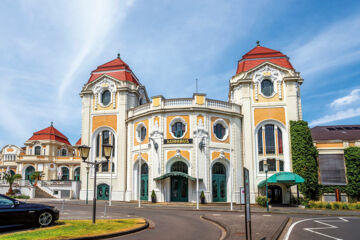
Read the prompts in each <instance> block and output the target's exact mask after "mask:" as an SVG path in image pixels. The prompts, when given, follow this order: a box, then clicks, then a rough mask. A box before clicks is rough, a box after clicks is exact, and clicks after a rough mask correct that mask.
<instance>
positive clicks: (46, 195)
mask: <svg viewBox="0 0 360 240" xmlns="http://www.w3.org/2000/svg"><path fill="white" fill-rule="evenodd" d="M35 198H56V197H54V196H53V195H51V194H49V193H47V192H45V191H44V190H42V189H41V188H39V187H38V186H36V187H35Z"/></svg>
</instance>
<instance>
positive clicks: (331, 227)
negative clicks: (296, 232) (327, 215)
mask: <svg viewBox="0 0 360 240" xmlns="http://www.w3.org/2000/svg"><path fill="white" fill-rule="evenodd" d="M339 219H340V220H341V221H339V220H322V221H319V220H314V222H316V223H320V224H323V225H325V226H327V227H319V228H304V230H305V231H309V232H312V233H315V234H318V235H321V236H324V237H327V238H332V239H335V240H342V239H341V238H336V237H333V236H329V235H326V234H324V233H320V232H317V231H314V230H321V229H333V228H339V227H337V226H334V225H331V224H328V223H324V222H349V221H348V220H346V219H344V218H339Z"/></svg>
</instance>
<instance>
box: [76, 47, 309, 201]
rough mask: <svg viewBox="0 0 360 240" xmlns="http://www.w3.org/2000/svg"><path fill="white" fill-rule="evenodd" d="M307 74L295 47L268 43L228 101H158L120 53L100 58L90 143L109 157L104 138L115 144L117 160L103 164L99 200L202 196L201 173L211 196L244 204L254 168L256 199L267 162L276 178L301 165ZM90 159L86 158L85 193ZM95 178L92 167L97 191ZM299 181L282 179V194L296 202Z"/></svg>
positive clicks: (249, 60)
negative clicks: (296, 142)
mask: <svg viewBox="0 0 360 240" xmlns="http://www.w3.org/2000/svg"><path fill="white" fill-rule="evenodd" d="M155 81H156V80H155ZM302 82H303V80H302V79H301V77H300V75H299V73H298V72H296V71H295V69H294V68H293V67H292V65H291V64H290V62H289V59H288V57H287V56H286V55H284V54H282V53H281V52H279V51H275V50H272V49H268V48H265V47H262V46H259V45H258V46H256V47H255V48H253V49H252V50H251V51H250V52H248V53H247V54H245V55H244V56H243V58H242V59H241V60H240V61H239V62H238V69H237V72H236V74H235V76H233V77H232V78H231V79H230V83H229V101H228V102H223V101H218V100H212V99H208V98H206V95H205V94H200V93H195V94H194V95H193V96H192V98H180V99H165V98H164V97H162V96H155V97H152V98H151V100H150V99H149V97H148V94H147V92H146V89H145V86H143V85H142V84H141V83H140V81H139V80H138V79H137V77H136V76H135V74H134V73H133V72H132V71H131V69H130V68H129V66H128V65H127V64H126V63H125V62H124V61H122V60H121V59H120V56H118V58H116V59H114V60H112V61H110V62H108V63H105V64H103V65H101V66H99V67H98V68H97V69H96V70H94V71H93V72H92V73H91V77H90V79H89V80H88V82H87V83H86V84H85V85H84V87H83V89H82V91H81V94H80V96H81V98H82V138H81V143H82V144H84V145H88V146H90V147H91V150H90V156H89V160H90V161H94V159H98V160H101V159H102V160H104V157H102V155H103V154H102V150H101V145H102V144H103V143H110V144H112V145H113V146H114V151H113V156H112V158H111V159H112V160H111V163H109V164H106V163H105V164H102V166H99V168H98V173H97V193H96V195H97V198H98V199H109V197H111V199H113V200H121V201H130V200H137V199H138V198H139V196H140V198H141V199H142V200H150V199H151V198H150V196H151V192H152V190H154V191H155V193H156V196H157V200H158V201H166V202H168V201H185V202H187V201H191V202H195V201H196V199H197V197H196V193H197V191H196V178H197V177H198V178H199V179H200V181H199V183H200V184H199V189H200V191H199V194H200V192H201V191H204V193H205V196H206V201H207V202H230V201H231V200H233V201H236V202H239V201H240V187H243V168H244V167H246V168H247V169H249V171H250V183H251V186H250V187H251V188H250V191H251V201H252V202H254V201H255V197H256V196H257V195H258V194H259V192H260V193H261V192H264V190H263V187H258V185H259V184H260V186H261V182H262V181H263V180H264V179H265V173H264V168H263V164H264V161H267V163H268V164H269V176H271V175H273V174H278V175H279V176H285V174H284V175H283V174H282V173H283V172H291V171H292V166H291V154H290V144H289V141H290V140H289V139H290V137H289V122H290V120H300V119H301V118H302V116H301V115H302V113H301V100H300V85H301V83H302ZM169 87H171V85H170V84H169ZM139 163H141V166H140V168H139ZM86 166H87V164H85V163H82V164H81V171H80V172H81V180H82V181H81V184H82V187H81V193H80V198H81V199H85V198H86V189H87V188H86V185H87V181H86ZM139 169H140V174H139ZM278 175H276V176H278ZM288 175H289V174H287V176H288ZM290 175H291V174H290ZM93 178H94V168H91V169H90V174H89V191H88V194H89V196H92V195H93V192H92V189H93ZM279 179H280V178H279ZM139 182H141V184H140V186H139ZM293 184H294V183H292V182H291V179H290V180H289V179H287V180H285V182H284V181H283V182H277V183H272V184H271V186H270V187H269V189H270V191H269V193H270V194H271V195H272V199H273V200H274V201H278V202H280V203H286V202H288V201H289V198H290V194H287V193H289V188H288V186H291V185H293ZM110 185H112V191H111V194H110ZM139 187H140V188H139ZM139 189H140V194H139ZM90 198H91V197H90Z"/></svg>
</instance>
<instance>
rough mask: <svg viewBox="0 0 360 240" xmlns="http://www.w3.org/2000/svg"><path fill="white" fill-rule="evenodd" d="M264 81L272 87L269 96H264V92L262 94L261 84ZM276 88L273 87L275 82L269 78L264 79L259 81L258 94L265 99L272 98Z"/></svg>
mask: <svg viewBox="0 0 360 240" xmlns="http://www.w3.org/2000/svg"><path fill="white" fill-rule="evenodd" d="M265 81H269V82H270V83H271V85H272V92H271V94H270V95H266V94H265V93H264V92H263V82H265ZM275 88H276V86H275V82H274V81H273V80H271V79H270V78H264V79H262V80H261V81H260V93H261V95H262V96H263V97H265V98H272V97H273V96H274V95H275V94H276V89H275Z"/></svg>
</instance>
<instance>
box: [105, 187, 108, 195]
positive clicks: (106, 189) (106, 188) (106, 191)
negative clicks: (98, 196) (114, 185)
mask: <svg viewBox="0 0 360 240" xmlns="http://www.w3.org/2000/svg"><path fill="white" fill-rule="evenodd" d="M105 197H109V187H105Z"/></svg>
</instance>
